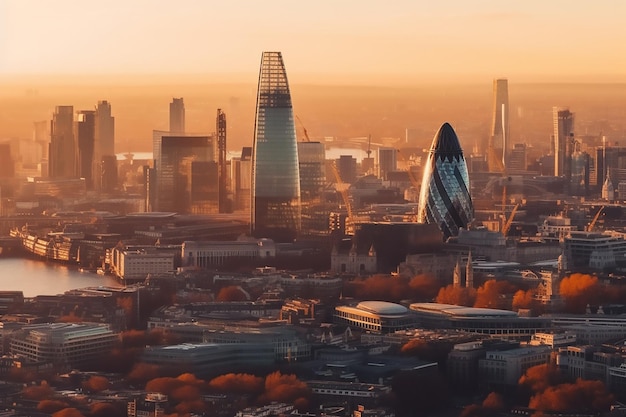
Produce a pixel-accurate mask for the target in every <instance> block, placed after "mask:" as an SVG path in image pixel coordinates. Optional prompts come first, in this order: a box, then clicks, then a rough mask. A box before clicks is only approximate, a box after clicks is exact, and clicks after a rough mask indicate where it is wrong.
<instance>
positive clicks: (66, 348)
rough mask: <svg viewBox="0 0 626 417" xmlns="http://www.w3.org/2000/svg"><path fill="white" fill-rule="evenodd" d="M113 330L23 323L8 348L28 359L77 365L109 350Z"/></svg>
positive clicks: (85, 326) (79, 325)
mask: <svg viewBox="0 0 626 417" xmlns="http://www.w3.org/2000/svg"><path fill="white" fill-rule="evenodd" d="M116 340H117V334H115V333H113V332H112V331H111V329H110V328H109V326H107V325H101V324H84V323H80V324H79V323H51V324H38V325H32V326H26V327H24V328H23V329H22V330H19V331H17V332H15V333H14V334H13V335H12V338H11V347H10V351H11V354H13V355H19V356H22V357H24V358H25V359H26V360H27V361H29V362H39V363H51V364H53V365H54V366H55V367H58V368H61V369H65V368H80V367H81V366H84V365H87V364H89V363H93V362H94V361H96V360H98V359H99V358H100V357H102V356H103V355H104V354H106V353H108V352H110V351H111V348H112V347H113V344H114V342H115V341H116Z"/></svg>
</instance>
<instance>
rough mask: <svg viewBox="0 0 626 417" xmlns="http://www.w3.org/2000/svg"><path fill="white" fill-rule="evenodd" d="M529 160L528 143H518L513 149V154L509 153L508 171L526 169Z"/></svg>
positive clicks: (522, 170)
mask: <svg viewBox="0 0 626 417" xmlns="http://www.w3.org/2000/svg"><path fill="white" fill-rule="evenodd" d="M527 160H528V157H527V152H526V144H525V143H516V144H515V146H514V147H513V149H512V150H511V154H510V155H509V160H508V164H507V172H509V173H512V172H524V171H526V165H527Z"/></svg>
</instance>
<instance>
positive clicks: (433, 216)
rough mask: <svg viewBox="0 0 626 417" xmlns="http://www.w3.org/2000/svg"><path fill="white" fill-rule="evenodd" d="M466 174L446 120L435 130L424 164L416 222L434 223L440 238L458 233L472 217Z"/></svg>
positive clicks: (459, 146) (454, 134)
mask: <svg viewBox="0 0 626 417" xmlns="http://www.w3.org/2000/svg"><path fill="white" fill-rule="evenodd" d="M469 190H470V184H469V175H468V173H467V165H466V163H465V157H464V156H463V149H461V144H460V143H459V139H458V137H457V136H456V133H455V132H454V129H452V126H450V125H449V124H448V123H444V124H443V125H442V126H441V128H440V129H439V131H437V133H436V134H435V138H434V139H433V143H432V145H431V147H430V152H429V154H428V160H427V161H426V165H425V166H424V175H423V177H422V188H421V190H420V199H419V205H418V212H417V216H418V222H420V223H434V224H437V225H438V226H439V228H440V229H441V231H442V233H443V235H444V239H447V238H448V237H450V236H456V235H458V234H459V229H461V228H467V225H468V224H469V223H471V222H472V220H473V218H474V207H473V205H472V198H471V196H470V192H469Z"/></svg>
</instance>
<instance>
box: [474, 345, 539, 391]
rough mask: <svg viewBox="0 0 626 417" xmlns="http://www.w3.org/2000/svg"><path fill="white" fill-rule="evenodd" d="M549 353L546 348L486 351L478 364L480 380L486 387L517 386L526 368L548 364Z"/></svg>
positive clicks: (534, 347)
mask: <svg viewBox="0 0 626 417" xmlns="http://www.w3.org/2000/svg"><path fill="white" fill-rule="evenodd" d="M550 352H551V349H550V348H549V347H547V346H533V347H521V348H517V349H511V350H505V351H488V352H487V353H486V356H485V359H481V360H479V362H478V372H479V375H480V379H481V381H484V383H485V384H487V385H488V386H514V385H517V382H518V381H519V379H520V377H521V376H522V375H524V373H525V372H526V370H527V369H528V368H530V367H533V366H536V365H542V364H546V363H548V362H549V360H550Z"/></svg>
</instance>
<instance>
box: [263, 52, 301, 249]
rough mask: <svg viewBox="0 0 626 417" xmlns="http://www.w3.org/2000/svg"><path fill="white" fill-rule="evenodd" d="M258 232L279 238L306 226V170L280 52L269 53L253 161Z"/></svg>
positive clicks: (265, 58)
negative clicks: (303, 175)
mask: <svg viewBox="0 0 626 417" xmlns="http://www.w3.org/2000/svg"><path fill="white" fill-rule="evenodd" d="M251 203H252V209H251V227H252V234H253V235H254V236H256V237H269V238H272V239H274V240H276V241H290V240H293V239H295V237H296V236H297V234H298V232H299V230H300V221H301V208H300V174H299V168H298V149H297V141H296V129H295V125H294V116H293V108H292V105H291V94H290V92H289V83H288V82H287V73H286V72H285V66H284V64H283V58H282V55H281V53H280V52H263V55H262V58H261V70H260V73H259V86H258V91H257V105H256V119H255V128H254V147H253V162H252V199H251Z"/></svg>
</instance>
